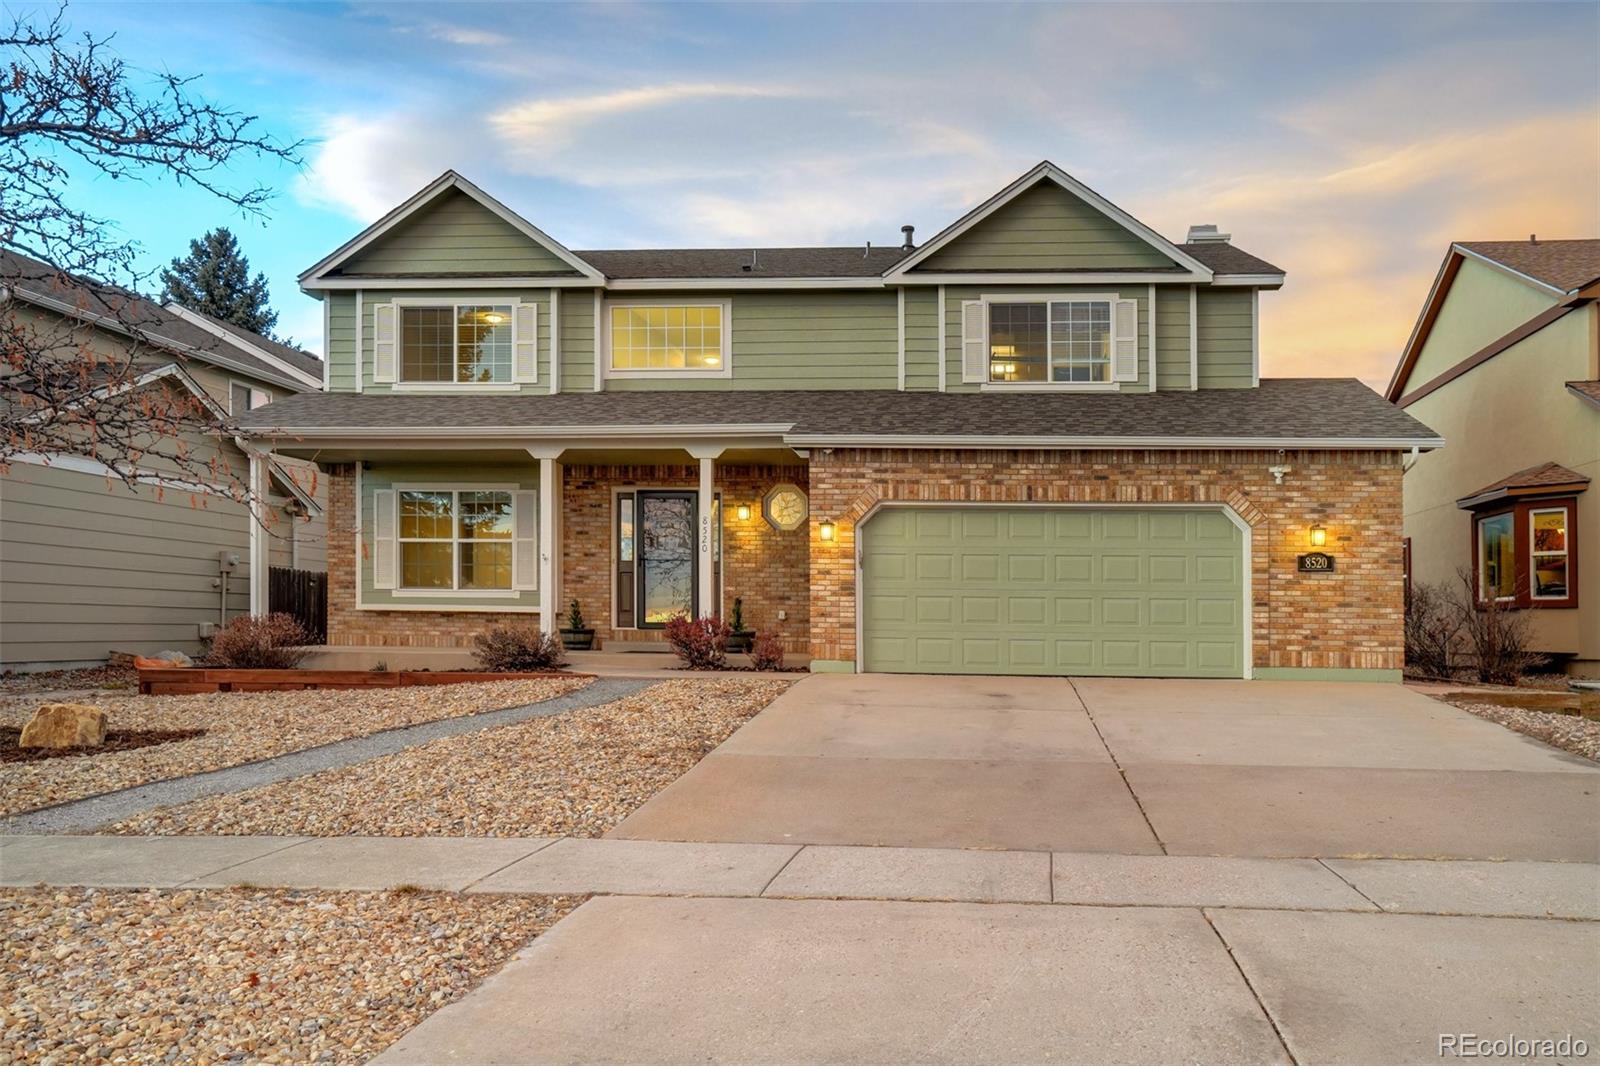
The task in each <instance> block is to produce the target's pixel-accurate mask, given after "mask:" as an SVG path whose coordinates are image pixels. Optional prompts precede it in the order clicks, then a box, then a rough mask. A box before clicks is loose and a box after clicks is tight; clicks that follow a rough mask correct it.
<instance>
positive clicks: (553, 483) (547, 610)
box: [528, 448, 566, 633]
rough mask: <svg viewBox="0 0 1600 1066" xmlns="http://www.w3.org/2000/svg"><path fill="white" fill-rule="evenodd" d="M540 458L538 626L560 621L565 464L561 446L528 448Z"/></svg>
mask: <svg viewBox="0 0 1600 1066" xmlns="http://www.w3.org/2000/svg"><path fill="white" fill-rule="evenodd" d="M528 454H529V455H531V456H533V457H534V458H535V459H537V460H539V629H540V630H541V631H543V632H545V633H553V632H555V630H556V629H557V627H558V626H559V625H560V624H561V607H562V604H561V498H562V495H563V493H562V491H561V488H562V482H563V479H564V474H565V471H566V467H565V465H564V464H562V463H561V462H560V461H559V460H558V459H557V456H559V455H560V454H561V451H560V449H551V448H529V449H528Z"/></svg>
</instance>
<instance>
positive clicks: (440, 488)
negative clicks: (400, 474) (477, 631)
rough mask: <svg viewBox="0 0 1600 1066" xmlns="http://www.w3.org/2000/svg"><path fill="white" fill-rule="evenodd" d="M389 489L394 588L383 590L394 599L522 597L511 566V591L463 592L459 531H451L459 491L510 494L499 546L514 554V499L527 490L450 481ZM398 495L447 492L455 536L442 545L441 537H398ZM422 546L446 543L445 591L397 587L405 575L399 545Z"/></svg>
mask: <svg viewBox="0 0 1600 1066" xmlns="http://www.w3.org/2000/svg"><path fill="white" fill-rule="evenodd" d="M389 488H390V489H391V490H393V492H394V494H395V497H394V506H395V526H394V545H395V549H394V550H395V586H394V588H393V589H391V590H387V591H390V592H392V593H393V594H394V595H396V596H408V597H409V596H453V597H458V598H459V597H462V596H471V597H474V598H476V597H480V596H481V597H484V598H485V599H507V600H511V599H516V598H517V597H519V596H520V595H522V590H520V589H518V588H516V587H515V584H516V573H515V568H514V567H513V572H512V575H511V581H512V586H513V587H511V588H507V589H464V588H462V587H461V553H460V551H459V550H458V549H459V548H460V545H461V531H460V530H459V529H456V528H455V522H456V516H457V515H458V514H459V513H460V510H459V508H460V505H461V493H463V492H504V493H508V494H510V495H511V536H510V537H509V538H508V539H507V540H505V541H504V542H503V543H505V544H507V545H509V546H511V551H512V553H513V555H514V554H515V552H516V543H517V499H516V493H518V492H525V491H527V490H525V489H523V488H522V486H520V485H514V484H509V483H499V482H496V483H493V484H481V485H475V484H460V483H454V482H452V483H451V484H448V485H441V484H413V483H409V482H408V483H406V484H392V485H390V486H389ZM402 492H448V493H450V494H451V500H450V523H451V528H452V530H453V531H454V534H455V535H454V536H452V537H451V538H450V540H449V541H448V542H446V541H445V540H444V539H443V538H438V539H435V538H431V537H424V538H420V539H419V538H417V537H402V536H401V535H400V494H401V493H402ZM423 543H433V544H444V543H449V544H450V546H451V548H450V582H451V584H450V587H449V588H447V589H414V588H410V587H408V586H406V585H402V584H400V581H401V579H402V575H403V574H404V572H405V568H404V565H403V561H404V556H403V555H402V553H401V551H400V547H401V545H403V544H423ZM494 543H502V542H498V541H497V542H494Z"/></svg>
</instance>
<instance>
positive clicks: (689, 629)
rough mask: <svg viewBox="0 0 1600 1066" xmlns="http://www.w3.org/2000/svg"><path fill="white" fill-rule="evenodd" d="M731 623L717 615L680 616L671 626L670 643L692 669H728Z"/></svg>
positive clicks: (674, 651)
mask: <svg viewBox="0 0 1600 1066" xmlns="http://www.w3.org/2000/svg"><path fill="white" fill-rule="evenodd" d="M730 632H731V630H730V629H729V628H728V624H727V623H726V622H724V621H723V620H722V619H721V618H720V617H718V616H717V615H707V616H706V617H704V618H689V617H687V616H685V615H681V614H680V615H679V616H678V617H676V618H674V619H672V621H670V622H668V623H667V643H668V644H670V645H672V651H673V654H674V655H676V656H677V657H678V658H679V659H681V660H682V661H683V665H685V666H687V667H688V668H689V669H691V670H724V669H726V668H727V666H728V635H729V633H730Z"/></svg>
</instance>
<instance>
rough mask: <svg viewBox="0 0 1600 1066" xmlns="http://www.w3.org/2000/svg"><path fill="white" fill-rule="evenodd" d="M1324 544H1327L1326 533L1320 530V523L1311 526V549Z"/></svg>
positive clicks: (1324, 530)
mask: <svg viewBox="0 0 1600 1066" xmlns="http://www.w3.org/2000/svg"><path fill="white" fill-rule="evenodd" d="M1326 543H1328V531H1327V530H1326V529H1323V528H1322V524H1321V523H1320V522H1319V523H1317V524H1316V525H1313V526H1312V527H1311V546H1312V547H1313V548H1320V547H1322V546H1323V545H1324V544H1326Z"/></svg>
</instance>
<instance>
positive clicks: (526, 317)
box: [511, 304, 539, 382]
mask: <svg viewBox="0 0 1600 1066" xmlns="http://www.w3.org/2000/svg"><path fill="white" fill-rule="evenodd" d="M515 320H516V321H515V324H514V325H513V326H512V329H511V339H512V345H513V346H514V347H515V349H516V354H515V355H514V356H513V357H512V361H511V380H512V381H518V382H534V381H538V380H539V305H538V304H518V305H517V307H516V312H515Z"/></svg>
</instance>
